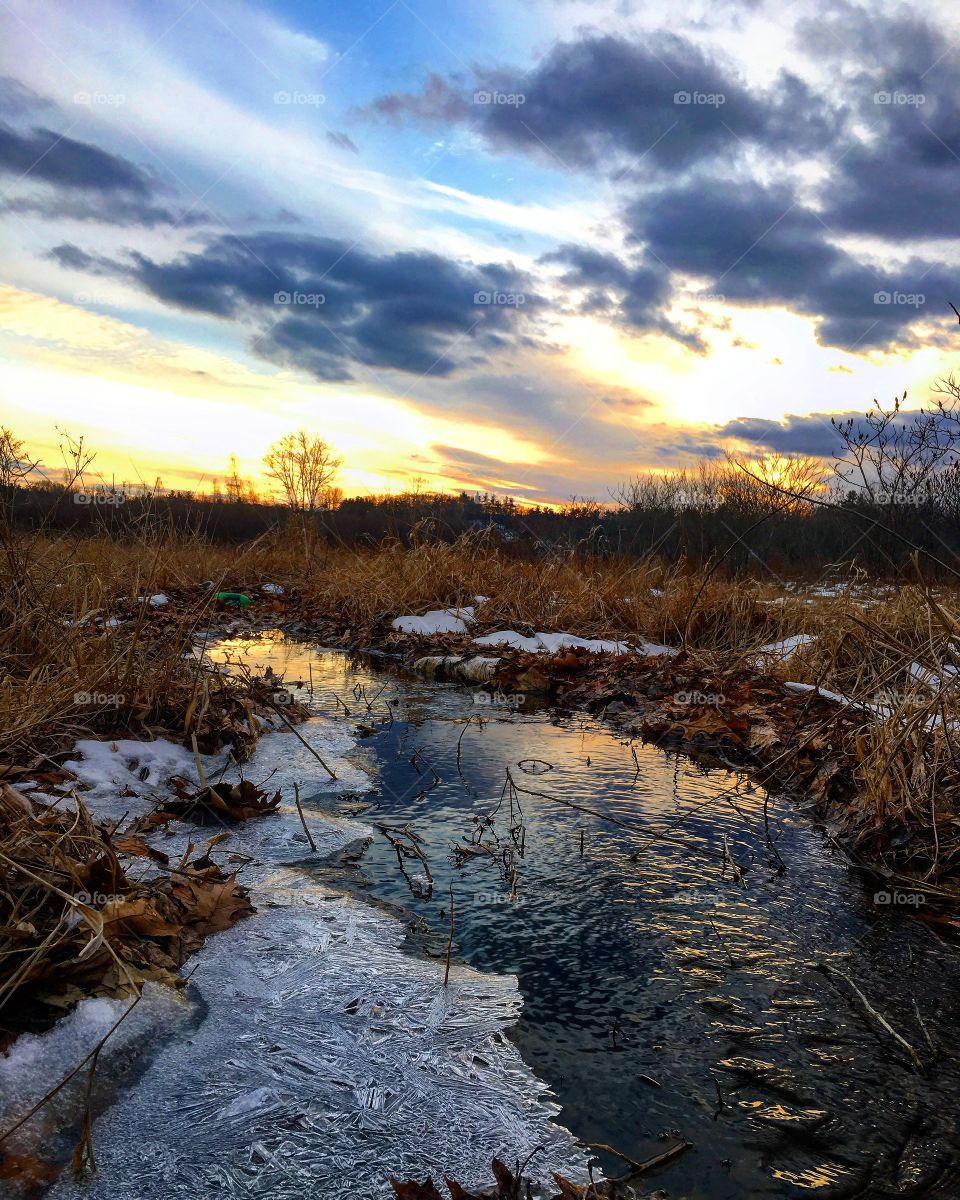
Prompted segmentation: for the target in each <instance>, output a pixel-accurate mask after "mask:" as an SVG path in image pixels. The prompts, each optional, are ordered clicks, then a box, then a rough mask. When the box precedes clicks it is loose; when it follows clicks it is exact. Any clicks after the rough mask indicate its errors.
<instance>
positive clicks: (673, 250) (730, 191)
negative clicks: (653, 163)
mask: <svg viewBox="0 0 960 1200" xmlns="http://www.w3.org/2000/svg"><path fill="white" fill-rule="evenodd" d="M627 215H628V221H629V223H630V225H631V227H632V229H633V238H634V240H635V241H636V242H641V243H643V245H644V246H645V247H646V248H647V249H648V251H649V252H650V253H652V254H653V255H654V256H655V257H656V258H657V260H659V261H661V262H662V263H664V265H665V266H667V267H669V268H670V269H671V270H674V271H678V272H683V273H686V274H689V275H693V276H697V277H699V278H703V279H705V280H706V288H707V290H708V291H709V292H710V293H713V294H715V295H722V296H723V297H724V299H725V301H726V302H727V303H728V304H729V303H734V304H736V303H740V304H755V305H764V306H770V305H783V306H785V307H786V308H789V309H790V310H792V311H794V312H799V313H803V314H805V315H808V316H811V317H814V318H815V319H816V320H817V321H818V329H817V336H818V340H819V341H820V342H821V343H822V344H823V345H830V346H837V347H840V348H842V349H847V350H851V351H852V350H855V349H859V350H866V349H871V348H888V347H892V346H894V345H896V344H904V343H909V342H910V341H913V340H915V338H914V336H913V335H912V333H911V326H913V325H914V324H916V323H920V322H922V321H924V320H931V319H939V314H940V312H941V310H942V309H943V308H944V307H945V305H946V299H947V297H948V296H949V295H950V294H951V292H952V290H953V287H954V275H953V272H952V271H951V270H950V269H949V268H947V267H945V266H943V265H941V264H939V263H930V262H925V261H923V260H921V259H918V258H912V259H910V260H909V261H907V262H906V263H903V264H902V265H898V266H884V267H874V266H872V265H871V264H870V263H869V261H861V260H859V259H857V258H856V257H854V256H853V255H852V254H851V253H849V252H848V251H846V250H844V249H842V248H840V247H839V246H837V245H836V244H834V242H833V241H832V240H831V233H832V231H831V230H830V229H829V228H828V227H826V225H825V224H824V221H823V219H822V218H821V217H820V216H819V215H818V214H817V213H816V212H815V211H814V210H813V209H811V208H809V207H806V206H805V205H803V204H802V203H800V201H799V199H798V197H797V195H796V194H795V193H794V192H793V191H792V190H791V189H790V188H788V187H786V186H784V185H771V186H764V185H762V184H759V183H756V182H750V181H748V182H742V181H734V180H717V179H704V178H698V177H694V178H691V179H690V180H688V181H686V182H684V183H681V184H679V185H677V186H675V187H668V188H665V189H663V190H662V191H660V192H658V193H656V194H655V195H654V196H653V197H649V198H644V199H643V200H641V201H637V202H636V203H634V204H633V205H632V206H631V207H630V208H629V209H628V214H627Z"/></svg>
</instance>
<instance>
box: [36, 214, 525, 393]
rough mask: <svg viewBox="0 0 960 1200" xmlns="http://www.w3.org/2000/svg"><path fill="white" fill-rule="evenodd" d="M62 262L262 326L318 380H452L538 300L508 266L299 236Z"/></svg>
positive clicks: (225, 239) (275, 352) (291, 361)
mask: <svg viewBox="0 0 960 1200" xmlns="http://www.w3.org/2000/svg"><path fill="white" fill-rule="evenodd" d="M53 253H54V255H55V257H56V259H57V261H60V262H64V263H77V264H82V265H83V266H85V267H86V268H88V269H90V268H92V267H95V268H96V269H97V270H99V271H109V272H112V273H114V274H118V275H121V276H124V277H126V278H129V279H131V280H133V281H135V282H137V283H139V284H140V285H141V286H142V287H144V288H146V289H147V290H148V291H149V292H151V293H152V294H153V295H154V296H156V297H157V298H158V299H160V300H162V301H163V302H165V303H166V304H170V305H172V306H174V307H176V308H181V309H187V310H190V311H193V312H202V313H208V314H210V315H213V316H217V317H223V318H229V319H233V320H237V321H240V322H243V323H246V324H249V325H252V326H253V328H254V336H253V339H252V341H251V347H252V349H253V350H254V351H255V352H256V353H257V354H259V355H261V356H262V357H263V358H266V359H269V360H270V361H272V362H275V363H279V364H281V365H283V366H289V367H295V368H300V369H304V370H307V371H309V372H311V373H312V374H313V375H315V376H316V377H317V378H319V379H326V380H346V379H350V378H352V377H353V376H354V373H355V370H356V368H357V367H358V366H360V367H368V368H384V369H391V370H397V371H404V372H412V373H417V374H423V373H429V374H431V375H438V376H446V375H449V374H451V373H452V372H453V371H454V370H455V369H456V368H457V367H458V366H459V365H463V364H464V363H466V362H472V363H477V362H481V361H483V360H484V359H485V358H486V357H487V355H488V354H489V352H490V350H491V349H492V348H493V347H498V348H504V347H509V345H511V344H512V343H513V342H514V340H517V339H519V337H520V334H521V331H522V330H523V329H524V328H525V327H526V326H527V325H528V323H529V322H530V319H531V317H532V314H533V312H534V311H535V310H536V309H537V308H538V307H539V306H540V304H541V300H540V297H539V296H537V294H536V293H535V292H534V291H533V289H532V288H531V287H530V281H529V280H528V279H527V278H526V277H525V276H524V275H523V274H521V273H518V272H516V271H513V270H511V269H510V268H509V267H508V266H505V265H503V264H501V263H487V264H485V265H480V266H476V265H466V264H460V263H457V262H454V261H452V260H451V259H447V258H443V257H442V256H440V255H438V254H433V253H429V252H425V251H405V252H398V253H395V254H387V255H376V254H371V253H368V252H367V251H364V250H362V249H360V248H359V247H358V246H357V245H356V244H352V243H350V242H345V241H341V240H337V239H333V238H322V237H313V236H309V235H301V234H286V233H258V234H253V235H251V236H250V237H247V238H240V237H237V236H235V235H223V236H219V237H215V238H212V239H211V240H209V241H208V242H207V244H206V245H205V246H204V247H203V249H202V250H198V251H196V252H192V253H186V254H183V255H181V256H180V257H179V258H176V259H174V260H172V261H170V262H156V261H154V260H153V259H152V258H149V257H148V256H147V255H144V254H141V253H139V252H133V253H131V254H130V256H129V258H128V259H127V260H124V261H118V260H108V259H95V258H93V257H92V256H87V255H85V254H84V252H83V251H82V250H79V249H78V248H77V247H75V246H73V245H71V244H69V243H68V244H64V245H61V246H58V247H57V248H56V250H55V251H54V252H53Z"/></svg>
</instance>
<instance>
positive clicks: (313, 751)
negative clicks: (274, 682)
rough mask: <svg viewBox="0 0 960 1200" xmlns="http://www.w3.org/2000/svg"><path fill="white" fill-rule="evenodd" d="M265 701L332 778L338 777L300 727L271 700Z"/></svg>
mask: <svg viewBox="0 0 960 1200" xmlns="http://www.w3.org/2000/svg"><path fill="white" fill-rule="evenodd" d="M264 703H265V704H267V705H269V707H270V708H272V709H273V711H274V712H275V713H276V714H277V716H278V717H279V718H280V720H281V721H282V722H283V723H284V725H286V727H287V728H288V729H289V730H290V732H291V733H293V734H296V736H297V737H298V738H299V739H300V741H301V742H302V743H303V744H304V746H306V748H307V749H308V750H309V751H310V753H311V754H312V755H313V757H314V758H315V759H316V760H317V762H318V763H319V764H320V766H321V767H323V769H324V770H325V771H326V773H327V774H328V775H329V776H330V778H331V779H336V777H337V773H336V771H332V770H331V769H330V768H329V767H328V766H327V764H326V763H325V762H324V761H323V759H322V758H321V757H320V755H319V754H318V753H317V752H316V750H314V748H313V747H312V746H311V745H310V743H309V742H308V741H307V739H306V738H305V737H304V736H303V735H302V734H301V733H300V731H299V730H298V729H296V728H295V726H294V725H292V724H291V722H290V721H288V720H287V718H286V717H285V716H284V715H283V713H282V712H281V711H280V709H279V708H277V706H276V705H275V704H270V701H269V700H266V701H264Z"/></svg>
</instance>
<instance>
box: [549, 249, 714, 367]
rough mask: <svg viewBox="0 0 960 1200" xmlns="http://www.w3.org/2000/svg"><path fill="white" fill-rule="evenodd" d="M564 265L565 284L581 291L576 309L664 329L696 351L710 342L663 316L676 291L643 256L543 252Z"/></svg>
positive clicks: (641, 328) (642, 328)
mask: <svg viewBox="0 0 960 1200" xmlns="http://www.w3.org/2000/svg"><path fill="white" fill-rule="evenodd" d="M540 262H545V263H557V264H559V265H561V266H563V267H565V268H566V269H565V270H564V273H563V274H562V275H561V277H560V282H561V283H562V284H564V286H565V287H568V288H571V289H575V290H576V291H578V292H580V293H582V295H581V296H580V298H579V300H578V301H577V303H576V304H575V305H574V307H575V309H576V310H577V311H578V312H581V313H586V314H591V315H598V316H606V317H609V318H611V319H613V320H615V321H616V322H618V323H619V324H621V325H624V326H626V327H627V328H628V329H631V330H633V331H635V332H638V333H663V334H666V335H667V336H668V337H672V338H674V339H675V340H676V341H678V342H681V343H682V344H683V345H685V346H687V347H689V348H690V349H692V350H696V351H697V352H698V353H703V352H704V351H705V350H706V343H705V342H704V341H703V339H702V337H701V336H700V334H698V333H697V332H696V331H692V330H685V329H682V328H680V327H679V326H678V325H676V324H675V323H674V322H673V321H670V320H669V319H668V318H667V317H666V316H665V315H664V311H663V310H664V309H665V308H666V306H667V305H668V304H669V302H670V296H671V293H672V287H671V280H670V272H669V271H667V270H665V269H664V267H663V266H662V265H660V264H656V263H653V262H651V261H650V260H649V259H647V258H645V257H644V256H643V255H640V256H638V257H637V258H636V259H635V260H634V261H632V262H630V263H628V262H624V261H622V260H621V259H619V258H617V257H616V255H613V254H603V253H601V252H600V251H598V250H594V249H592V248H590V247H587V246H577V245H569V244H568V245H563V246H561V247H559V249H557V250H555V251H551V252H550V253H549V254H545V255H543V256H542V257H541V259H540Z"/></svg>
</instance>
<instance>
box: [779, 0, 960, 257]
mask: <svg viewBox="0 0 960 1200" xmlns="http://www.w3.org/2000/svg"><path fill="white" fill-rule="evenodd" d="M800 32H801V38H802V44H803V45H804V47H805V48H806V49H808V50H809V51H810V52H811V53H813V54H816V55H817V56H818V57H820V58H821V59H826V60H827V61H830V60H831V59H833V60H838V59H840V60H844V59H849V58H851V57H853V65H854V67H855V70H854V71H853V73H852V74H850V75H848V77H847V78H846V79H845V82H844V92H845V94H846V95H847V96H848V97H849V98H850V102H851V104H855V105H856V106H857V110H858V114H859V116H860V119H861V125H862V127H863V128H864V129H865V130H866V133H865V136H864V137H863V138H862V139H861V140H858V141H856V142H850V143H849V144H848V145H847V146H846V147H845V148H844V150H843V151H842V153H841V155H840V156H838V160H837V170H835V171H833V172H831V179H830V184H829V187H828V188H827V189H826V191H825V194H824V219H825V220H826V221H827V222H828V223H829V224H830V225H831V227H833V228H835V229H838V230H842V231H845V232H846V231H851V232H861V233H873V234H878V235H879V236H881V237H885V238H894V239H897V238H903V237H909V238H917V237H936V238H951V239H953V238H956V237H957V236H958V235H960V206H958V203H957V196H958V193H960V157H958V156H960V100H958V94H957V86H956V79H957V75H956V72H957V65H958V61H960V56H958V53H957V46H956V44H955V43H954V42H953V40H952V39H949V38H948V37H947V36H945V34H944V33H943V32H942V31H941V30H939V29H937V28H936V27H935V26H933V25H931V24H929V23H928V22H927V21H925V20H924V19H923V18H922V17H920V16H917V15H915V14H912V13H905V12H901V13H899V14H896V15H893V16H889V17H884V16H882V15H877V14H875V13H873V12H871V13H869V14H868V13H866V12H864V11H863V10H861V9H858V8H854V7H853V6H849V5H843V6H841V7H840V8H839V9H838V11H837V12H835V13H833V14H824V17H823V20H818V21H816V22H812V21H808V22H805V23H803V24H802V25H801V27H800ZM851 48H853V51H855V55H853V54H852V53H851Z"/></svg>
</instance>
